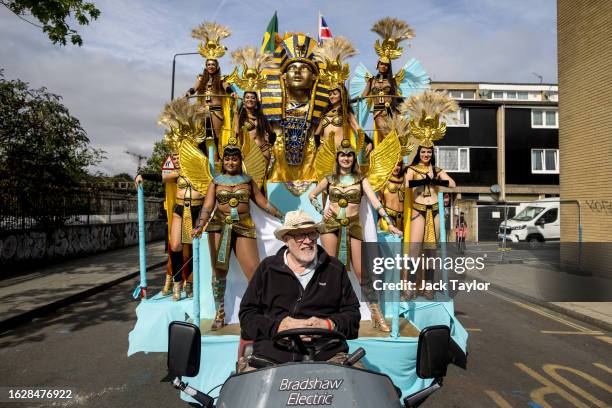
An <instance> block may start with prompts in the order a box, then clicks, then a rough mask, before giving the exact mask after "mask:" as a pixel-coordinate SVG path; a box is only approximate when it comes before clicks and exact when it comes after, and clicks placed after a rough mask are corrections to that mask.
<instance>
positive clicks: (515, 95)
mask: <svg viewBox="0 0 612 408" xmlns="http://www.w3.org/2000/svg"><path fill="white" fill-rule="evenodd" d="M491 99H518V100H521V101H526V100H528V99H529V92H527V91H492V92H491Z"/></svg>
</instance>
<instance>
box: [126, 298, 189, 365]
mask: <svg viewBox="0 0 612 408" xmlns="http://www.w3.org/2000/svg"><path fill="white" fill-rule="evenodd" d="M192 316H193V300H192V299H186V298H185V293H184V292H183V293H182V299H181V300H180V301H178V302H175V301H173V300H172V296H171V295H170V296H165V297H164V296H162V295H161V292H160V293H158V294H157V295H155V296H153V297H152V298H150V299H143V300H142V301H141V302H140V304H139V305H138V307H136V325H135V326H134V329H133V330H132V331H131V332H130V334H129V336H128V339H129V347H128V356H131V355H132V354H134V353H138V352H139V351H143V352H145V353H148V352H162V353H166V352H167V351H168V326H169V325H170V322H172V321H174V320H178V321H182V322H184V321H187V320H188V319H191V317H192Z"/></svg>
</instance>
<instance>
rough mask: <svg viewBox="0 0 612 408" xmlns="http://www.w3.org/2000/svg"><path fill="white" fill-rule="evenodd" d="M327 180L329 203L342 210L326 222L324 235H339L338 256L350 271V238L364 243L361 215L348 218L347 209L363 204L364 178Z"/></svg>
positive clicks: (329, 177) (328, 177) (332, 178)
mask: <svg viewBox="0 0 612 408" xmlns="http://www.w3.org/2000/svg"><path fill="white" fill-rule="evenodd" d="M345 177H346V176H345ZM326 178H327V183H328V185H327V194H328V197H329V201H330V202H331V203H336V204H337V205H338V207H340V210H339V211H338V213H334V215H333V216H332V217H330V218H327V219H326V220H325V221H324V227H325V231H324V232H323V233H337V234H338V244H337V247H336V256H337V257H338V260H340V262H342V263H343V264H344V265H345V266H346V269H347V270H350V263H351V242H350V239H349V238H355V239H358V240H360V241H363V229H362V227H361V223H360V221H359V213H357V214H355V215H351V216H347V215H346V207H348V205H349V204H357V205H359V204H360V203H361V196H362V195H363V187H362V185H361V183H362V181H363V179H364V176H363V175H361V174H360V175H357V176H349V178H350V181H349V182H346V181H344V183H342V182H340V181H339V180H337V178H336V177H334V176H327V177H326ZM345 180H346V179H345Z"/></svg>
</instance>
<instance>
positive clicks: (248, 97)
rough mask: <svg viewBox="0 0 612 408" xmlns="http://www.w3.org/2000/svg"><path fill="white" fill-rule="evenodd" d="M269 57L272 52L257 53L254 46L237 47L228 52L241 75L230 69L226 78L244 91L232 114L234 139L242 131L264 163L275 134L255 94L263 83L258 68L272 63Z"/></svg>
mask: <svg viewBox="0 0 612 408" xmlns="http://www.w3.org/2000/svg"><path fill="white" fill-rule="evenodd" d="M273 60H274V57H273V55H272V54H270V53H263V54H259V53H258V52H257V49H256V48H255V47H245V48H240V49H238V50H236V51H234V52H232V61H233V62H234V64H240V65H242V75H241V76H240V75H238V74H237V72H236V71H234V73H233V74H232V75H230V76H229V77H228V78H227V81H228V82H230V83H235V84H236V85H237V86H238V87H239V88H241V89H242V90H243V91H244V95H243V96H242V105H241V106H240V109H239V110H238V115H236V116H234V129H235V130H236V133H237V137H238V140H242V139H243V136H244V135H243V133H245V135H248V136H249V137H250V138H251V139H253V141H254V142H255V144H256V145H257V146H258V147H259V149H260V150H261V152H262V153H263V155H264V157H265V158H266V164H268V163H269V162H270V156H271V154H272V150H271V149H272V144H273V143H274V141H275V139H276V135H275V134H274V131H273V130H272V127H271V126H270V122H268V119H267V118H266V117H265V116H264V114H263V110H262V108H261V102H260V97H259V96H260V91H261V89H262V88H264V87H265V86H266V84H267V80H266V76H265V74H264V73H263V72H262V70H263V69H266V68H270V67H272V66H273Z"/></svg>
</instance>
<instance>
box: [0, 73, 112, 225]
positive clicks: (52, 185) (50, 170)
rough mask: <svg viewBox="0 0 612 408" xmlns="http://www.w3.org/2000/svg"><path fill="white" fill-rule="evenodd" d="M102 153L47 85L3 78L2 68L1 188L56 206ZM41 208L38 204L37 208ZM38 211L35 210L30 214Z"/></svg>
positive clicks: (24, 200)
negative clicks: (90, 142) (41, 85)
mask: <svg viewBox="0 0 612 408" xmlns="http://www.w3.org/2000/svg"><path fill="white" fill-rule="evenodd" d="M102 158H104V152H103V151H102V150H98V149H92V148H91V147H90V146H89V138H88V137H87V134H86V133H85V131H84V130H83V128H82V127H81V124H80V122H79V120H78V119H77V118H75V117H73V116H71V115H70V112H69V111H68V109H67V108H66V107H65V106H64V105H62V103H61V98H60V97H59V96H58V95H54V94H52V93H50V92H48V91H47V90H46V89H45V88H41V89H30V88H29V87H28V84H27V83H25V82H22V81H20V80H11V81H9V80H6V79H5V78H4V76H3V74H2V71H1V70H0V191H2V196H3V198H6V197H7V196H11V197H15V198H17V202H18V203H20V206H21V207H22V208H23V209H24V211H26V212H27V207H28V206H31V208H37V210H36V212H40V208H44V209H45V210H49V211H50V212H52V210H53V209H56V210H58V211H59V210H60V209H61V208H62V206H64V205H65V203H64V201H65V199H64V198H65V197H66V196H67V195H69V194H70V193H71V192H74V191H75V190H78V189H80V188H81V185H82V184H83V183H85V182H87V181H88V180H90V176H89V175H88V174H87V168H88V167H89V166H92V165H94V164H97V163H99V162H100V160H101V159H102ZM37 206H40V207H37ZM34 215H36V214H34Z"/></svg>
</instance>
